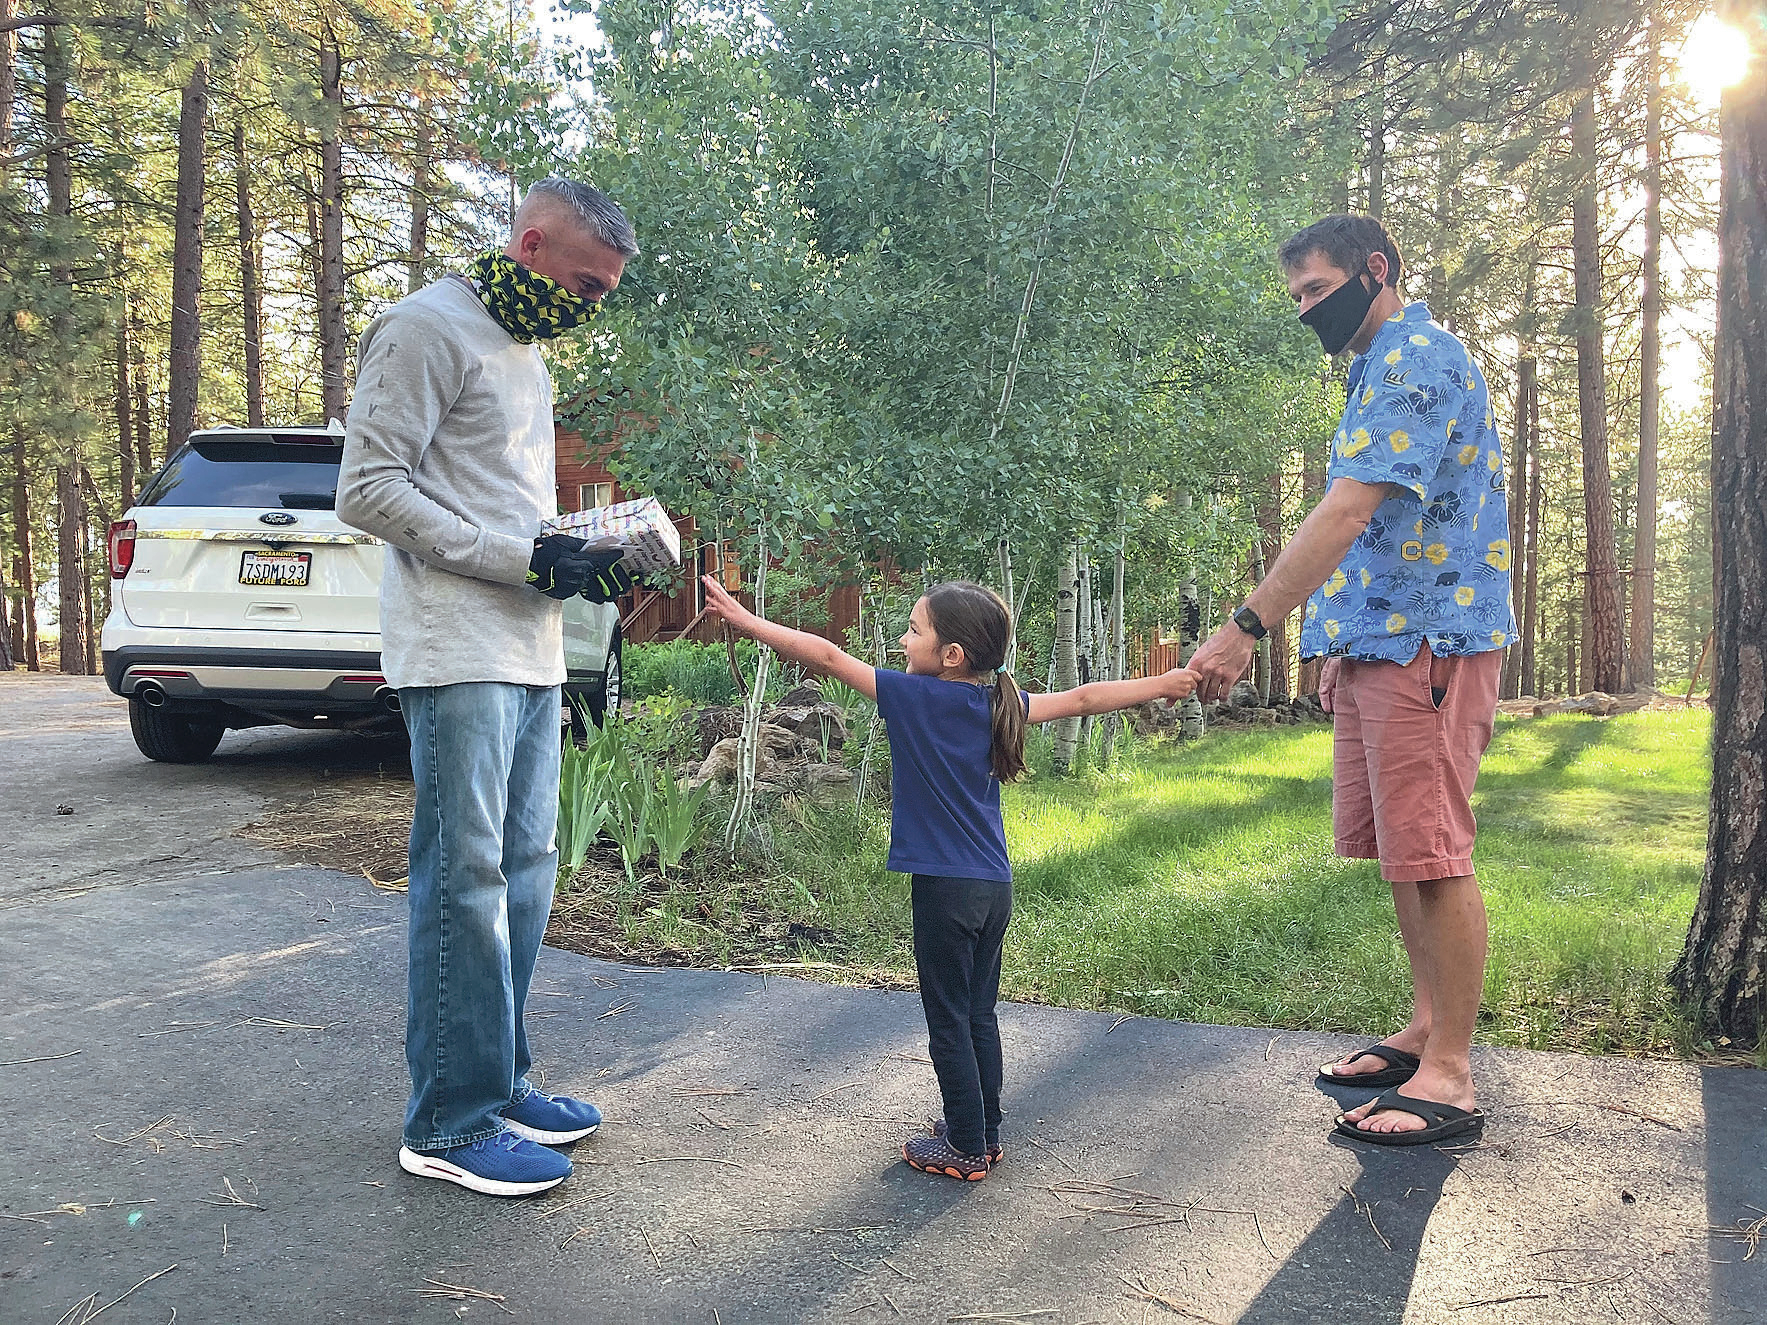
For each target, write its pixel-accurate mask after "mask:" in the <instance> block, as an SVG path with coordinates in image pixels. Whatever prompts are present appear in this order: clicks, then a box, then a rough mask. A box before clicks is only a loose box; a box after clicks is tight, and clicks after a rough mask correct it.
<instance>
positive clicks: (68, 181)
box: [43, 28, 86, 676]
mask: <svg viewBox="0 0 1767 1325" xmlns="http://www.w3.org/2000/svg"><path fill="white" fill-rule="evenodd" d="M67 79H68V64H67V56H66V54H65V53H64V52H63V51H62V49H61V41H60V39H59V38H58V37H57V35H56V32H55V29H54V28H47V29H45V30H44V33H43V127H44V131H45V132H46V133H47V135H48V137H49V140H50V143H51V144H52V146H51V147H50V149H49V151H48V152H46V153H45V154H44V183H45V185H46V188H47V192H48V195H49V214H50V215H51V216H53V217H56V218H57V219H58V220H59V221H61V222H62V223H63V224H66V223H67V222H69V221H70V220H71V219H72V217H73V195H74V177H73V163H72V162H71V161H70V160H69V159H68V151H67V145H68V132H67V102H68V82H67ZM52 273H53V275H54V278H55V283H56V285H57V286H59V287H60V288H61V289H62V290H63V291H64V292H65V295H66V297H67V301H66V302H64V304H63V307H62V308H61V309H59V310H58V311H57V312H55V313H53V314H52V315H51V320H52V322H53V324H54V325H55V327H56V331H57V339H58V340H59V341H61V342H62V343H64V344H65V343H66V342H67V341H68V340H69V339H70V338H71V336H72V334H73V333H72V329H71V327H70V326H69V321H70V314H69V312H68V307H69V304H70V303H71V298H72V295H73V283H74V275H73V270H72V268H71V267H69V266H67V265H66V264H65V262H61V263H57V265H55V266H54V267H53V268H52ZM58 440H59V442H60V445H61V447H62V457H61V460H60V462H59V463H58V464H57V466H56V471H55V488H56V552H57V574H58V577H59V581H58V589H59V601H60V614H61V643H60V646H59V652H60V666H61V670H62V671H63V672H66V673H70V674H72V675H76V676H78V675H85V674H86V670H85V669H86V634H85V625H86V590H85V579H86V555H85V551H86V531H85V524H84V512H83V510H82V503H81V501H80V480H79V474H80V437H79V434H78V432H77V431H74V430H72V429H70V430H69V433H68V435H67V436H66V437H65V438H61V439H58Z"/></svg>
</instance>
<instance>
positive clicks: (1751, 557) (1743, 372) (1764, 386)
mask: <svg viewBox="0 0 1767 1325" xmlns="http://www.w3.org/2000/svg"><path fill="white" fill-rule="evenodd" d="M1761 13H1762V9H1761V4H1760V0H1747V2H1746V3H1745V2H1744V0H1730V2H1729V3H1727V4H1720V5H1719V7H1718V14H1719V17H1720V18H1728V19H1729V20H1730V21H1731V22H1733V23H1736V22H1739V21H1741V20H1745V19H1746V20H1748V21H1750V22H1751V23H1753V24H1754V25H1755V27H1756V30H1759V23H1760V18H1761ZM1720 122H1721V127H1720V144H1721V145H1720V149H1719V154H1720V161H1721V166H1720V171H1721V180H1722V182H1721V184H1720V186H1719V197H1720V204H1719V218H1720V219H1719V222H1718V334H1717V342H1716V353H1715V355H1714V372H1713V405H1714V409H1713V412H1712V506H1713V509H1714V510H1715V511H1720V512H1722V513H1723V515H1722V518H1719V519H1716V520H1714V521H1713V522H1712V562H1713V581H1714V587H1715V590H1716V592H1715V604H1714V610H1713V634H1712V699H1711V702H1712V814H1711V827H1710V831H1709V836H1708V838H1707V845H1706V868H1705V874H1704V876H1703V878H1702V879H1701V880H1700V895H1699V901H1698V903H1697V904H1696V905H1695V907H1694V913H1693V923H1692V924H1691V925H1690V926H1689V928H1688V933H1687V946H1686V947H1685V949H1684V950H1683V951H1682V954H1681V958H1680V960H1679V961H1678V962H1676V964H1675V968H1674V970H1673V971H1672V972H1670V976H1669V979H1670V983H1671V984H1673V985H1674V987H1675V988H1676V990H1677V991H1678V992H1679V993H1680V994H1681V996H1682V998H1683V999H1684V1000H1685V1001H1686V1004H1687V1005H1688V1007H1689V1009H1690V1011H1691V1012H1692V1013H1693V1016H1694V1018H1695V1020H1696V1022H1697V1023H1698V1024H1699V1025H1700V1026H1701V1027H1702V1028H1703V1029H1706V1030H1707V1031H1708V1032H1709V1033H1712V1034H1714V1035H1722V1036H1725V1037H1728V1038H1729V1039H1730V1040H1731V1041H1732V1042H1733V1043H1735V1044H1737V1045H1755V1044H1758V1043H1760V1041H1761V1038H1762V1034H1763V1031H1764V1030H1767V784H1764V781H1763V778H1764V770H1767V593H1763V592H1762V586H1763V585H1767V248H1764V247H1763V245H1762V243H1761V236H1762V234H1764V233H1767V82H1764V81H1763V80H1762V79H1761V78H1760V77H1759V76H1758V75H1756V76H1752V77H1750V78H1749V79H1747V80H1746V81H1744V82H1743V83H1740V84H1739V85H1738V86H1736V87H1734V88H1731V89H1729V90H1727V91H1726V92H1725V93H1724V97H1723V101H1722V103H1721V109H1720Z"/></svg>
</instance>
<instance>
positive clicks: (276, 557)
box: [239, 552, 313, 589]
mask: <svg viewBox="0 0 1767 1325" xmlns="http://www.w3.org/2000/svg"><path fill="white" fill-rule="evenodd" d="M312 567H313V554H312V553H311V552H247V553H246V554H245V555H244V556H243V557H241V558H240V562H239V582H240V583H241V584H270V585H275V586H276V587H277V588H279V589H300V588H304V587H305V586H306V583H307V575H308V573H309V572H310V571H311V570H312Z"/></svg>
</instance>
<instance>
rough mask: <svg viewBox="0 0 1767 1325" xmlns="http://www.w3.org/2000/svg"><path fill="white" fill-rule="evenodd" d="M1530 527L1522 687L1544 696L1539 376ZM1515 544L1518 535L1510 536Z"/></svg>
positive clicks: (1533, 403)
mask: <svg viewBox="0 0 1767 1325" xmlns="http://www.w3.org/2000/svg"><path fill="white" fill-rule="evenodd" d="M1528 438H1529V447H1528V450H1529V456H1528V528H1527V540H1528V543H1527V548H1526V552H1527V563H1526V568H1525V569H1524V571H1523V573H1522V620H1521V631H1522V668H1521V680H1520V687H1521V692H1522V694H1524V695H1538V694H1539V693H1540V668H1539V664H1538V662H1537V658H1538V653H1539V634H1540V613H1539V603H1540V498H1541V492H1540V380H1539V378H1538V376H1536V377H1535V379H1534V381H1533V383H1532V386H1531V388H1530V390H1529V392H1528ZM1510 541H1511V543H1513V542H1514V541H1515V536H1514V535H1513V534H1512V535H1511V536H1510Z"/></svg>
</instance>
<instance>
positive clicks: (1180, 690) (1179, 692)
mask: <svg viewBox="0 0 1767 1325" xmlns="http://www.w3.org/2000/svg"><path fill="white" fill-rule="evenodd" d="M1199 679H1200V678H1199V677H1198V676H1197V674H1196V673H1195V672H1193V671H1191V670H1190V669H1189V668H1187V667H1174V668H1173V669H1172V670H1171V671H1169V672H1167V673H1166V674H1165V675H1164V676H1162V677H1160V682H1161V685H1162V687H1163V689H1162V691H1161V693H1162V694H1163V695H1164V696H1165V697H1166V698H1167V699H1169V700H1173V701H1177V700H1180V699H1189V698H1190V697H1191V695H1193V694H1194V693H1196V683H1197V681H1198V680H1199Z"/></svg>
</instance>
